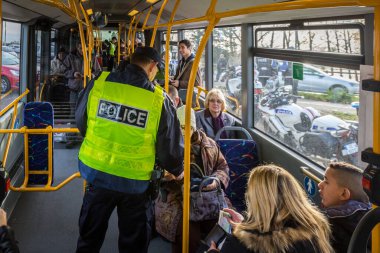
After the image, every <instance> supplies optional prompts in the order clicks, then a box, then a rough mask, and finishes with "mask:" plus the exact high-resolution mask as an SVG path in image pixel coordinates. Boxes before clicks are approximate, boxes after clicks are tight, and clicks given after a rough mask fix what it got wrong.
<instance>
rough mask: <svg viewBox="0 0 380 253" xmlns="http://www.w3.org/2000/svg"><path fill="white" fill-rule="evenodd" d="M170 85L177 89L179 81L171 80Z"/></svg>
mask: <svg viewBox="0 0 380 253" xmlns="http://www.w3.org/2000/svg"><path fill="white" fill-rule="evenodd" d="M170 84H171V85H173V86H174V87H176V88H178V87H179V81H178V80H171V81H170Z"/></svg>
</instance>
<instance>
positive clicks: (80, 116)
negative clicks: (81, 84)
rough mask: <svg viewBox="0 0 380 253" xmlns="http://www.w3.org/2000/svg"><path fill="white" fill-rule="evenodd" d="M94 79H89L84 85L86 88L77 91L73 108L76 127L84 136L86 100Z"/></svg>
mask: <svg viewBox="0 0 380 253" xmlns="http://www.w3.org/2000/svg"><path fill="white" fill-rule="evenodd" d="M94 80H95V79H93V80H91V81H90V82H89V83H88V84H87V85H86V88H85V89H84V90H82V91H81V92H80V93H79V97H78V102H77V105H76V110H75V122H76V123H77V128H78V129H79V132H80V133H81V135H82V136H83V137H85V136H86V130H87V100H88V95H89V94H90V91H91V89H92V87H94Z"/></svg>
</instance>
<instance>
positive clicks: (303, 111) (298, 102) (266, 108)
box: [254, 57, 360, 166]
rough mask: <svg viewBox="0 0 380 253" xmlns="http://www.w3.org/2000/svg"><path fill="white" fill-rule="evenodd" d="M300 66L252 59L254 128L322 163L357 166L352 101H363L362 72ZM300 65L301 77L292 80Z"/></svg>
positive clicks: (278, 61) (355, 131)
mask: <svg viewBox="0 0 380 253" xmlns="http://www.w3.org/2000/svg"><path fill="white" fill-rule="evenodd" d="M298 64H299V65H298V66H296V65H295V62H290V61H282V60H277V59H269V58H261V57H255V58H254V69H255V78H254V79H255V86H254V99H255V101H254V116H255V117H254V125H255V127H256V128H257V129H259V130H261V131H263V132H265V133H266V134H268V135H269V136H271V137H273V138H275V139H276V140H279V141H280V142H282V143H283V144H285V145H287V146H288V147H290V148H292V149H294V150H295V151H298V152H299V153H300V154H303V155H305V156H306V157H308V158H310V159H311V160H313V161H314V162H316V163H318V164H320V165H322V166H326V164H327V163H329V162H330V161H332V160H338V161H346V162H349V163H352V164H354V165H358V154H359V153H358V127H359V122H358V115H357V113H358V112H357V110H356V109H355V108H354V107H353V106H352V105H353V104H352V103H353V102H357V101H359V95H358V93H359V80H360V72H359V71H358V70H353V69H343V68H335V67H329V66H321V65H309V64H300V63H298ZM300 66H302V67H300ZM302 69H303V71H302V73H303V78H301V79H302V80H296V79H293V72H294V71H296V70H302ZM298 72H299V71H298ZM298 77H300V76H298Z"/></svg>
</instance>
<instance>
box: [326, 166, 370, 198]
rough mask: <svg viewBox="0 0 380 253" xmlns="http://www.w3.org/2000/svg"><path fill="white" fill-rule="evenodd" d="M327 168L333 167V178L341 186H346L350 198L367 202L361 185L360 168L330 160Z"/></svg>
mask: <svg viewBox="0 0 380 253" xmlns="http://www.w3.org/2000/svg"><path fill="white" fill-rule="evenodd" d="M328 168H330V169H333V170H334V172H336V173H335V175H336V178H335V180H336V181H337V183H338V185H339V186H341V187H345V188H348V189H349V190H350V193H351V198H350V199H352V200H357V201H361V202H365V203H368V202H369V199H368V196H367V194H366V193H365V192H364V190H363V187H362V184H361V182H362V177H363V175H362V170H360V169H359V168H358V167H356V166H354V165H352V164H349V163H346V162H332V163H330V164H329V166H328Z"/></svg>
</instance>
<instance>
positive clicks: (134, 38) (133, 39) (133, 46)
mask: <svg viewBox="0 0 380 253" xmlns="http://www.w3.org/2000/svg"><path fill="white" fill-rule="evenodd" d="M141 16H142V13H140V14H139V16H138V17H137V20H136V23H135V26H134V28H133V31H132V53H133V52H135V41H136V30H137V25H138V24H139V22H140V18H141Z"/></svg>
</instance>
